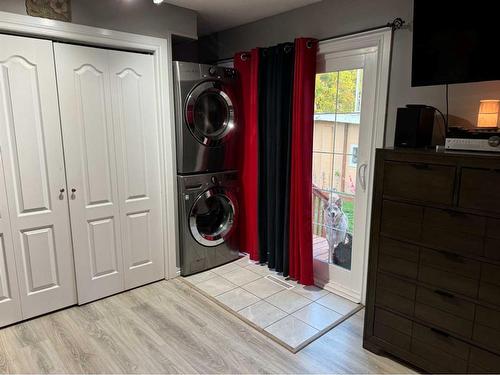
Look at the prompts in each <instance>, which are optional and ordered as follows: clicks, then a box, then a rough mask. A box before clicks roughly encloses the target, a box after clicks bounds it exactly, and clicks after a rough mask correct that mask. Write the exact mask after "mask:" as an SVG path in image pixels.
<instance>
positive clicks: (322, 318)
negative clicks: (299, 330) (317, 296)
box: [292, 302, 343, 331]
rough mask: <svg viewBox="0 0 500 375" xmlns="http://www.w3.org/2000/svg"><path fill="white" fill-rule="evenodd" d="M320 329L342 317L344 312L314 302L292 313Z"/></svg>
mask: <svg viewBox="0 0 500 375" xmlns="http://www.w3.org/2000/svg"><path fill="white" fill-rule="evenodd" d="M292 315H293V316H294V317H296V318H298V319H300V320H302V321H303V322H304V323H307V324H309V325H310V326H312V327H314V328H316V329H319V330H320V331H321V330H323V329H325V328H326V327H328V326H330V325H332V324H333V323H335V322H336V321H338V320H339V319H341V318H342V316H343V315H342V314H339V313H338V312H335V311H333V310H330V309H328V308H326V307H324V306H322V305H320V304H318V303H316V302H313V303H311V304H309V305H307V306H305V307H303V308H301V309H300V310H298V311H295V312H294V313H293V314H292Z"/></svg>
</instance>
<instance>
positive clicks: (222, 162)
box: [174, 61, 239, 276]
mask: <svg viewBox="0 0 500 375" xmlns="http://www.w3.org/2000/svg"><path fill="white" fill-rule="evenodd" d="M174 84H175V88H174V91H175V100H176V108H175V113H176V138H177V187H178V199H179V207H178V210H179V239H180V240H179V245H180V249H179V259H178V261H179V265H180V268H181V275H183V276H187V275H191V274H193V273H197V272H201V271H204V270H207V269H210V268H213V267H216V266H219V265H222V264H224V263H227V262H230V261H232V260H235V259H237V258H238V256H239V251H238V241H237V230H236V226H237V222H238V200H237V195H238V191H239V187H238V172H237V166H238V159H237V152H238V136H237V133H238V130H239V129H238V126H237V108H236V103H237V100H236V98H237V89H238V76H237V73H236V71H235V70H234V69H231V68H223V67H216V66H210V65H202V64H195V63H187V62H180V61H176V62H174Z"/></svg>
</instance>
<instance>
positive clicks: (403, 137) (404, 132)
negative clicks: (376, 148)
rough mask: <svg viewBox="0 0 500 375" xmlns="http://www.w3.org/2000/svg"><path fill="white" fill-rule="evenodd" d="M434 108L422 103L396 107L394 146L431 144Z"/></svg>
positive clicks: (423, 145)
mask: <svg viewBox="0 0 500 375" xmlns="http://www.w3.org/2000/svg"><path fill="white" fill-rule="evenodd" d="M435 113H436V112H435V109H434V108H432V107H428V106H424V105H407V106H406V107H404V108H398V113H397V116H396V136H395V138H394V146H395V147H414V148H416V147H425V146H431V145H432V132H433V130H434V116H435Z"/></svg>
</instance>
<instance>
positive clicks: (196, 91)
mask: <svg viewBox="0 0 500 375" xmlns="http://www.w3.org/2000/svg"><path fill="white" fill-rule="evenodd" d="M185 120H186V123H187V126H188V127H189V130H190V131H191V134H193V136H194V137H195V138H196V140H197V141H198V142H200V143H202V144H204V145H206V146H218V145H219V144H221V143H222V142H224V141H225V140H226V138H227V137H228V136H229V135H230V133H231V131H232V130H233V128H234V106H233V102H232V101H231V98H230V97H229V95H228V93H226V92H224V88H223V86H222V84H221V82H220V81H204V82H202V83H200V84H199V85H197V86H196V87H194V88H193V89H192V90H191V92H190V93H189V95H188V97H187V100H186V106H185Z"/></svg>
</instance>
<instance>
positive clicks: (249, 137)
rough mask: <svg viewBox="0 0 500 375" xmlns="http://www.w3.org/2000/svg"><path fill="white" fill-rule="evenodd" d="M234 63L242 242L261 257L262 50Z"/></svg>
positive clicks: (236, 58) (240, 55) (246, 249)
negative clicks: (238, 84)
mask: <svg viewBox="0 0 500 375" xmlns="http://www.w3.org/2000/svg"><path fill="white" fill-rule="evenodd" d="M234 67H235V69H236V70H237V71H238V72H239V74H240V79H241V92H242V95H241V97H242V99H241V101H242V102H241V108H240V114H239V122H240V124H242V129H241V133H240V136H241V139H242V140H243V141H242V142H241V145H240V147H241V152H240V155H241V156H242V157H241V164H240V182H241V184H240V189H241V194H240V210H241V212H242V214H241V215H240V219H239V220H240V225H241V226H240V244H241V247H240V249H241V251H244V252H247V253H248V254H249V256H250V259H252V260H254V261H258V260H259V235H258V223H257V220H258V114H259V110H258V103H259V100H258V83H259V50H258V49H257V48H255V49H253V50H252V51H250V52H240V53H237V54H236V55H235V56H234Z"/></svg>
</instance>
